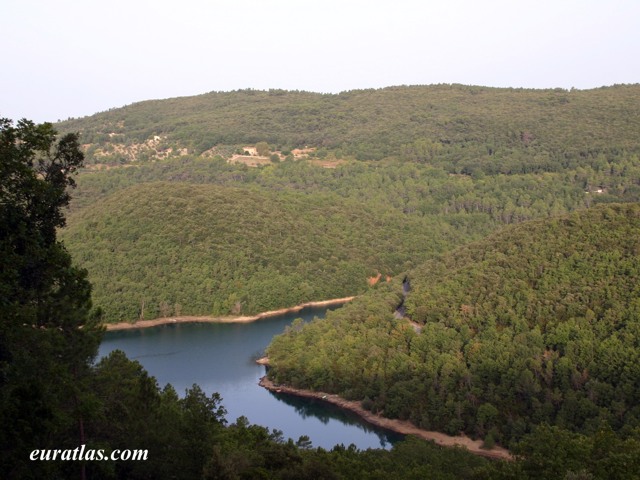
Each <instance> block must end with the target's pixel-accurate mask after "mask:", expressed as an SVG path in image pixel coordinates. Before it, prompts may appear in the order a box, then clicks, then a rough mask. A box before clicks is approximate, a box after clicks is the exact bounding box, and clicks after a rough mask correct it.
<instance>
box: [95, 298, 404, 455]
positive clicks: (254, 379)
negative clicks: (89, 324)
mask: <svg viewBox="0 0 640 480" xmlns="http://www.w3.org/2000/svg"><path fill="white" fill-rule="evenodd" d="M325 312H326V309H317V308H316V309H310V308H309V309H304V310H302V311H300V312H297V313H293V314H286V315H282V316H279V317H273V318H268V319H263V320H258V321H256V322H252V323H235V324H233V323H226V324H224V323H191V324H170V325H161V326H158V327H153V328H147V329H136V330H122V331H114V332H107V334H106V335H105V338H104V340H103V342H102V345H101V347H100V352H99V357H102V356H104V355H108V354H109V352H111V351H113V350H116V349H119V350H122V351H124V352H125V353H126V354H127V356H128V357H129V358H131V359H132V360H137V361H139V362H140V363H141V364H142V365H143V366H144V367H145V368H146V369H147V371H148V372H149V373H150V374H151V375H153V376H155V377H156V379H157V380H158V383H159V384H160V385H161V386H164V385H165V384H167V383H170V384H172V385H173V386H174V388H175V389H176V390H177V392H178V393H179V394H183V393H184V391H185V390H186V389H187V388H190V387H191V386H192V385H193V384H194V383H196V384H198V385H200V387H202V389H203V390H204V391H205V392H207V393H213V392H218V393H220V395H221V396H222V399H223V401H222V403H223V405H224V407H225V408H226V410H227V416H226V418H227V421H228V422H229V423H233V422H234V421H235V420H236V419H237V418H238V417H239V416H241V415H243V416H245V417H247V418H248V419H249V422H251V423H254V424H258V425H262V426H265V427H269V428H270V429H272V430H273V429H278V430H281V431H282V432H283V433H284V437H285V438H292V439H293V440H297V439H298V438H299V437H300V436H301V435H308V436H309V437H310V439H311V441H312V442H313V446H314V447H323V448H326V449H330V448H332V447H333V446H334V445H336V444H343V445H345V446H348V445H350V444H352V443H353V444H354V445H355V446H356V447H358V448H360V449H366V448H390V447H391V445H392V444H393V443H394V442H396V441H398V440H400V439H401V438H402V436H400V435H397V434H394V433H392V432H388V431H386V430H382V429H379V428H377V427H373V426H371V425H369V424H367V423H365V422H362V421H361V420H359V418H358V417H357V416H355V415H354V414H351V413H350V412H344V411H342V410H340V409H338V408H337V407H335V406H333V405H329V404H326V403H324V402H321V401H318V400H308V399H301V398H298V397H293V396H290V395H285V394H278V393H271V392H269V391H267V390H265V389H263V388H261V387H260V386H258V380H259V379H260V377H262V376H263V375H264V374H265V367H263V366H260V365H257V364H256V363H255V359H256V358H258V357H260V356H262V353H263V351H264V349H265V347H266V346H267V345H268V344H269V342H270V341H271V339H272V338H273V336H274V335H277V334H279V333H282V332H283V331H284V329H285V327H286V326H287V325H289V324H291V322H292V321H293V320H294V319H295V318H302V319H304V320H305V321H311V320H312V319H313V318H314V317H318V318H322V317H324V315H325ZM320 321H321V320H320Z"/></svg>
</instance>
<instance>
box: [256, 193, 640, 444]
mask: <svg viewBox="0 0 640 480" xmlns="http://www.w3.org/2000/svg"><path fill="white" fill-rule="evenodd" d="M639 239H640V206H639V205H638V204H627V205H610V206H599V207H594V208H591V209H589V210H583V211H580V212H575V213H573V214H570V215H566V216H561V217H555V218H553V219H549V220H537V221H531V222H527V223H523V224H520V225H516V226H512V227H510V228H506V229H503V230H501V231H500V232H499V233H496V234H495V235H492V236H490V237H488V238H487V239H484V240H482V241H480V242H476V243H473V244H470V245H468V246H465V247H461V248H459V249H456V250H454V251H452V252H449V253H447V254H444V255H442V256H440V257H438V258H437V259H434V260H431V261H428V262H426V263H424V264H423V265H421V266H420V267H417V268H415V269H413V270H411V271H410V272H409V273H408V280H409V282H410V286H411V288H410V291H409V293H408V294H407V295H406V300H404V299H403V296H404V295H403V288H402V285H401V284H400V282H399V281H396V282H395V283H394V284H390V285H383V286H380V287H379V288H378V291H377V292H370V294H369V295H367V296H363V297H361V298H359V299H357V300H356V301H354V302H352V303H351V304H350V305H348V306H345V307H343V308H342V309H340V310H338V311H336V312H332V313H331V314H330V315H328V316H327V319H326V320H325V321H320V322H314V323H312V324H309V325H306V326H305V327H304V328H297V327H295V326H294V327H293V328H291V329H290V330H289V331H288V332H287V333H286V334H284V335H282V336H279V337H276V339H274V341H273V343H272V344H271V346H270V347H269V349H268V354H269V358H270V360H271V364H272V365H273V368H272V369H271V370H270V376H272V377H273V379H274V380H275V381H276V382H280V383H283V382H285V383H289V384H292V385H294V386H300V387H305V388H313V389H317V390H321V391H327V392H337V393H340V394H342V395H344V396H345V397H348V398H353V399H361V400H363V405H366V406H367V408H369V409H372V410H374V411H379V412H384V415H385V416H389V417H398V418H401V419H410V420H411V421H412V422H413V423H415V424H416V425H419V426H422V427H423V428H426V429H435V430H441V431H446V432H449V433H451V434H455V433H457V432H459V431H465V432H467V433H469V434H470V435H472V436H475V437H481V438H484V439H485V441H486V442H487V443H489V444H493V443H494V442H496V441H497V442H500V443H502V444H505V445H510V444H511V445H515V444H516V443H514V442H516V441H517V440H520V439H522V438H523V436H525V435H526V434H528V433H529V432H531V431H532V429H533V427H534V426H536V425H541V424H550V425H555V426H558V427H561V428H563V429H567V430H571V431H575V432H579V433H581V434H585V435H593V434H596V433H597V432H600V431H601V430H602V429H609V430H611V431H614V432H619V434H620V435H621V436H622V437H625V436H628V435H637V434H638V431H639V430H640V406H639V405H638V398H640V386H639V384H638V379H639V378H640V371H638V365H640V361H639V360H640V359H639V358H638V355H639V352H640V350H638V347H639V345H638V338H640V330H639V329H640V321H639V319H640V310H639V307H640V303H638V297H639V294H640V256H639V254H640V240H639ZM403 300H404V306H405V307H406V312H407V317H408V319H410V320H411V321H413V322H414V325H412V324H410V323H409V320H408V319H407V318H405V319H396V318H394V315H393V312H394V310H395V308H396V307H397V306H398V305H400V304H401V303H402V302H403Z"/></svg>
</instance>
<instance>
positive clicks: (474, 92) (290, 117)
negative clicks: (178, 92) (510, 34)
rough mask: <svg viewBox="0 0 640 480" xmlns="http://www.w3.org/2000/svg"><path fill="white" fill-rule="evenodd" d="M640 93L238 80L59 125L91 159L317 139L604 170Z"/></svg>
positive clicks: (400, 155) (522, 165)
mask: <svg viewBox="0 0 640 480" xmlns="http://www.w3.org/2000/svg"><path fill="white" fill-rule="evenodd" d="M639 103H640V86H638V85H621V86H615V87H608V88H601V89H595V90H584V91H583V90H571V91H567V90H562V89H555V90H527V89H500V88H486V87H474V86H464V85H431V86H410V87H391V88H385V89H379V90H354V91H349V92H343V93H340V94H335V95H334V94H317V93H309V92H292V91H283V90H270V91H254V90H240V91H235V92H212V93H208V94H205V95H199V96H194V97H183V98H175V99H169V100H156V101H148V102H140V103H135V104H133V105H130V106H127V107H123V108H119V109H113V110H110V111H108V112H103V113H100V114H96V115H94V116H91V117H86V118H82V119H77V120H69V121H67V122H62V123H61V124H60V125H59V128H60V129H61V131H80V132H82V134H83V137H82V138H83V142H84V143H86V144H87V146H88V152H87V153H88V160H89V161H99V162H103V163H104V162H105V161H111V162H130V161H132V160H135V161H140V160H144V159H145V158H147V159H148V158H153V157H154V156H155V154H156V153H157V151H160V152H161V153H162V154H163V155H166V154H168V153H169V149H171V151H172V152H173V154H174V155H177V154H178V152H181V153H184V151H183V150H182V149H185V148H186V149H187V151H188V153H191V154H193V155H199V154H201V153H203V152H205V151H211V149H213V151H214V152H219V153H221V154H223V156H224V155H225V153H224V152H225V151H227V150H225V148H222V147H221V146H224V145H237V146H242V145H243V144H255V143H257V142H260V141H266V142H268V143H269V144H271V145H273V146H274V147H275V148H278V149H281V150H284V151H288V150H291V149H293V148H296V147H304V146H312V147H317V148H318V149H319V151H318V152H317V154H318V155H321V156H324V155H334V156H336V157H338V158H343V157H345V158H346V157H351V158H355V159H358V160H380V159H383V158H394V159H399V160H408V161H416V162H423V163H430V164H433V165H438V166H441V167H443V168H445V169H446V170H447V171H450V172H455V173H469V174H471V173H476V174H479V173H486V174H495V173H528V172H543V171H561V170H564V169H574V168H576V167H578V166H582V167H586V166H590V167H592V168H594V169H597V168H599V165H602V162H603V161H606V159H607V158H608V157H611V156H617V155H620V154H621V153H623V152H626V153H629V154H635V155H637V154H638V153H639V150H638V144H637V132H638V131H640V112H639V110H638V108H637V105H638V104H639ZM155 137H158V139H157V140H159V143H155V142H157V140H156V139H155ZM148 141H152V143H153V148H152V149H149V148H146V147H145V148H143V149H142V150H144V152H146V153H144V154H143V155H141V153H142V151H141V150H139V149H138V150H135V152H137V153H136V154H135V155H134V154H132V152H133V151H132V150H126V149H124V148H122V147H127V146H132V145H139V146H142V147H144V146H145V145H147V146H148V144H146V142H148ZM125 151H128V152H129V153H125ZM96 152H98V155H96ZM103 155H106V156H103Z"/></svg>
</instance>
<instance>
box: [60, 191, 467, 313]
mask: <svg viewBox="0 0 640 480" xmlns="http://www.w3.org/2000/svg"><path fill="white" fill-rule="evenodd" d="M70 223H71V225H70V227H69V229H68V230H66V231H65V232H64V235H63V238H64V240H65V241H66V243H67V244H68V246H69V248H70V250H71V252H72V253H73V254H74V257H75V258H76V260H77V261H78V262H79V263H80V264H81V265H82V266H83V267H85V268H87V269H88V270H89V272H90V279H91V281H92V283H93V284H94V286H95V294H94V301H95V302H96V304H98V305H100V306H101V307H102V308H103V310H104V312H105V317H104V318H105V319H106V320H108V321H113V320H120V321H124V320H134V319H137V318H143V317H146V318H155V317H158V316H164V317H166V316H169V315H180V314H183V315H195V314H200V315H203V314H204V315H221V314H230V313H233V314H246V313H258V312H263V311H267V310H273V309H276V308H281V307H283V306H293V305H297V304H300V303H302V302H308V301H312V300H318V299H327V298H338V297H344V296H347V295H351V294H354V293H362V292H363V291H364V290H365V288H366V285H367V277H372V276H376V275H377V273H378V272H382V273H384V274H387V275H393V274H396V273H399V269H400V268H402V267H403V265H404V262H405V261H406V260H407V259H410V258H413V259H416V260H426V258H429V256H430V255H433V253H434V252H437V251H441V250H442V249H443V245H444V244H446V243H447V241H448V240H447V239H446V238H445V237H446V236H447V235H449V236H450V237H452V238H455V237H456V236H458V237H459V236H460V235H459V234H458V233H457V231H456V228H455V227H453V226H451V225H450V224H448V223H447V222H446V221H445V220H442V219H439V218H425V217H419V216H414V217H410V218H402V217H401V216H399V215H397V214H396V212H395V211H394V210H393V209H392V208H385V209H382V210H381V209H380V208H374V207H372V206H369V205H367V204H366V203H363V202H357V201H355V200H351V199H344V198H339V197H337V196H336V195H331V194H328V193H316V194H315V195H304V194H300V193H296V192H277V193H276V192H272V191H268V190H262V189H256V188H233V187H221V186H217V185H193V184H187V183H184V182H173V183H166V182H165V183H146V184H141V185H138V186H133V187H130V188H127V189H125V190H123V191H121V192H119V193H118V194H117V195H111V196H109V197H108V198H107V199H105V201H103V202H100V203H99V204H97V205H95V206H94V207H92V208H87V209H84V210H82V211H81V212H79V214H78V215H77V216H74V217H72V219H71V222H70ZM143 309H144V312H142V310H143Z"/></svg>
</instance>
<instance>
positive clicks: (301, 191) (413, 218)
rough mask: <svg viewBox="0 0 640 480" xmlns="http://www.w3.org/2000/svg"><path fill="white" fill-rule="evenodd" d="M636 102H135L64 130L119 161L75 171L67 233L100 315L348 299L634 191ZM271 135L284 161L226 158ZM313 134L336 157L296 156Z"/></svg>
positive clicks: (542, 97) (457, 89)
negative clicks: (389, 278)
mask: <svg viewBox="0 0 640 480" xmlns="http://www.w3.org/2000/svg"><path fill="white" fill-rule="evenodd" d="M638 95H640V87H639V86H617V87H611V88H603V89H597V90H589V91H570V92H569V91H562V90H548V91H540V90H514V89H488V88H481V87H464V86H459V85H440V86H430V87H397V88H389V89H381V90H366V91H353V92H347V93H344V94H340V95H319V94H313V93H306V92H284V91H270V92H256V91H238V92H230V93H211V94H206V95H201V96H197V97H188V98H179V99H171V100H162V101H153V102H142V103H139V104H134V105H131V106H128V107H124V108H122V109H117V110H112V111H109V112H104V113H101V114H96V115H94V116H92V117H87V118H84V119H78V120H73V121H68V122H63V123H61V124H59V125H58V127H59V128H60V129H62V130H63V131H65V129H66V130H79V131H80V138H81V141H82V143H83V146H84V148H85V151H86V153H87V156H88V158H90V160H91V161H94V162H99V163H111V164H112V165H113V166H115V167H116V168H112V169H110V170H96V169H88V170H86V171H85V172H84V173H82V175H80V177H79V178H78V184H79V188H78V189H77V190H76V192H75V195H74V202H73V203H72V205H71V214H70V219H69V228H68V229H67V230H65V231H63V232H62V238H63V240H64V241H65V244H66V245H67V246H68V248H69V250H70V251H71V253H72V254H73V255H74V257H75V258H77V260H78V261H79V263H80V265H82V266H83V267H85V268H88V270H89V272H90V278H91V281H92V282H93V283H94V285H95V290H94V298H95V299H96V303H97V304H98V305H99V306H101V307H102V309H103V313H104V316H103V318H104V319H105V320H107V321H114V320H135V319H137V318H141V317H144V318H153V317H156V316H162V315H165V314H169V315H170V314H176V313H181V314H198V315H211V314H215V315H218V314H231V313H256V312H258V311H260V310H264V309H271V308H280V307H287V306H291V305H293V304H297V303H301V302H304V301H308V300H310V299H313V300H317V299H323V298H327V297H333V296H343V295H353V294H360V293H362V292H363V291H364V290H365V289H366V288H367V287H366V285H367V284H366V278H367V277H369V276H375V275H377V273H382V274H383V275H387V274H389V275H394V274H397V273H399V272H402V271H407V270H409V269H411V268H412V267H415V266H417V265H420V264H421V263H423V262H424V261H425V260H427V259H428V258H431V257H432V256H433V255H434V254H436V253H441V252H443V251H446V250H448V249H451V248H453V247H455V246H458V245H462V244H464V243H466V242H469V241H474V240H478V239H480V238H482V237H483V236H485V235H487V234H488V233H489V232H491V231H494V230H495V229H497V228H500V227H501V226H503V225H506V224H511V223H517V222H521V221H525V220H529V219H533V218H541V217H548V216H553V215H558V214H562V213H566V212H569V211H573V210H576V209H581V208H585V207H587V208H588V207H590V206H592V205H595V204H597V203H607V202H612V201H618V202H619V201H639V200H640V159H639V158H640V157H639V155H638V153H639V151H640V150H639V146H638V144H637V138H636V137H635V136H634V135H633V134H632V132H634V131H637V130H638V129H637V127H638V123H639V120H638V119H639V118H640V112H639V110H638V108H637V105H638V102H637V101H636V100H635V99H636V97H637V96H638ZM266 132H271V133H270V135H267V134H266ZM202 136H207V138H208V139H207V140H206V141H205V140H203V139H202V138H201V137H202ZM298 137H300V138H298ZM265 140H266V141H268V142H270V145H267V147H269V148H270V149H271V150H275V149H279V151H280V152H282V154H283V158H284V155H285V154H287V153H289V155H288V156H286V159H285V160H284V161H282V162H280V161H276V163H273V164H269V165H265V166H262V167H258V168H249V167H247V166H245V165H241V164H233V163H230V162H228V159H229V158H230V155H232V154H233V153H234V152H235V151H237V149H238V148H239V147H242V146H246V145H253V144H259V143H260V142H264V141H265ZM199 142H205V143H206V145H205V146H201V147H196V144H198V143H199ZM144 145H146V147H145V148H146V150H145V149H144V148H142V146H144ZM307 145H308V146H312V147H314V148H316V149H317V150H315V151H313V152H312V153H311V157H316V158H319V157H321V158H339V159H341V162H339V163H337V164H335V165H334V167H335V168H320V167H319V166H318V165H317V164H316V163H314V158H309V159H304V158H298V157H296V159H295V160H294V159H293V157H292V155H291V154H290V152H291V150H292V149H293V148H294V147H301V146H307ZM134 146H137V147H140V148H137V147H136V148H133V147H134ZM125 147H126V148H125ZM205 147H206V148H205ZM127 148H128V150H127ZM184 149H186V151H185V150H184ZM241 149H242V148H241ZM205 150H206V152H205ZM107 151H111V152H112V154H113V155H112V154H106V152H107ZM117 152H120V153H117ZM203 152H205V154H203V155H199V154H200V153H203ZM208 152H210V154H209V153H208ZM376 152H377V153H376ZM105 155H106V156H105ZM116 157H117V158H116ZM125 167H126V168H125ZM158 182H162V183H158ZM141 184H145V185H141ZM147 184H149V185H147ZM151 184H153V185H151ZM196 185H198V186H196ZM223 187H224V188H223ZM232 203H233V205H231V204H232ZM184 211H188V212H189V214H188V215H185V214H184ZM249 226H254V227H255V228H248V227H249ZM294 245H295V247H294Z"/></svg>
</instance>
